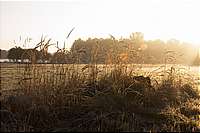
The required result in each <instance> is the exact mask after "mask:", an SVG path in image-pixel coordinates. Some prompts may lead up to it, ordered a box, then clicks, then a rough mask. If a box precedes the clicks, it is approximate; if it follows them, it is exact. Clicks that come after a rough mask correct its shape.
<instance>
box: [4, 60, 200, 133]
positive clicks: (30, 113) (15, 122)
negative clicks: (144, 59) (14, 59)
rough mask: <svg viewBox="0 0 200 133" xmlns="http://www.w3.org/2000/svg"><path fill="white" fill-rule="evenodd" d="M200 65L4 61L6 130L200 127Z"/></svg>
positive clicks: (140, 129) (196, 128)
mask: <svg viewBox="0 0 200 133" xmlns="http://www.w3.org/2000/svg"><path fill="white" fill-rule="evenodd" d="M199 85H200V79H199V67H191V66H182V65H164V64H163V65H147V64H146V65H145V64H128V65H127V64H126V65H125V64H113V65H105V64H104V65H97V64H68V65H67V64H34V65H32V64H6V63H2V64H1V131H54V132H57V131H178V132H180V131H200V122H199V119H200V104H199V103H200V96H199V90H198V89H199Z"/></svg>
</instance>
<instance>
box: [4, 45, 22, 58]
mask: <svg viewBox="0 0 200 133" xmlns="http://www.w3.org/2000/svg"><path fill="white" fill-rule="evenodd" d="M23 53H24V50H23V49H22V48H20V47H17V46H16V47H14V48H11V49H10V50H9V51H8V59H11V60H13V61H14V62H18V61H19V60H21V58H22V54H23Z"/></svg>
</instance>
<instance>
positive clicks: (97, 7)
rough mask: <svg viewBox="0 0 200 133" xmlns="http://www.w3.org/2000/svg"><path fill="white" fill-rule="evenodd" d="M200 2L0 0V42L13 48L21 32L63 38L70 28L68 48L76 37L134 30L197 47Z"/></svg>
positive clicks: (173, 0)
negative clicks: (189, 43)
mask: <svg viewBox="0 0 200 133" xmlns="http://www.w3.org/2000/svg"><path fill="white" fill-rule="evenodd" d="M199 6H200V3H199V1H198V0H162V1H161V0H119V1H116V0H109V1H108V0H66V1H34V2H33V1H20V2H19V1H1V2H0V16H1V17H0V46H1V49H9V48H11V47H14V46H15V45H16V44H14V43H13V40H16V41H19V37H20V36H21V37H22V39H24V38H26V37H31V38H32V39H33V40H34V41H36V42H38V41H39V39H40V37H41V35H42V34H43V35H47V36H48V37H51V38H52V39H53V40H54V41H60V42H63V41H64V40H65V41H66V36H67V34H68V32H69V31H70V30H71V29H72V28H73V27H75V30H74V31H73V33H72V34H71V36H70V38H69V40H67V47H68V48H70V46H71V45H72V43H73V41H74V40H75V39H78V38H82V39H87V38H88V37H97V38H99V37H103V38H105V37H109V36H108V35H109V34H112V35H113V36H115V37H117V38H120V37H121V36H123V37H128V36H129V35H130V33H132V32H137V31H138V32H142V33H144V37H145V39H146V40H151V39H162V40H168V39H171V38H175V39H178V40H181V41H186V42H191V43H193V44H195V45H196V46H197V45H199V46H200V40H199V35H200V26H199V24H200V17H199V13H200V8H199ZM33 44H34V43H32V44H30V45H33ZM30 47H31V46H30Z"/></svg>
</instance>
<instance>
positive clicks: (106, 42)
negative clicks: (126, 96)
mask: <svg viewBox="0 0 200 133" xmlns="http://www.w3.org/2000/svg"><path fill="white" fill-rule="evenodd" d="M49 40H50V39H49ZM47 42H48V43H44V40H43V41H42V40H41V42H40V43H39V45H38V44H37V45H36V46H37V47H35V48H32V49H22V48H21V47H14V48H11V49H10V50H9V51H8V59H10V60H12V61H14V62H18V61H21V62H23V61H25V60H28V61H29V62H32V63H63V64H65V63H66V64H71V63H77V64H89V63H97V64H116V63H125V64H126V63H139V64H163V63H177V64H191V62H192V61H193V60H195V59H194V58H195V57H196V55H197V53H198V49H196V48H195V47H193V46H192V45H190V44H187V43H181V42H180V41H178V40H176V39H171V40H168V41H167V42H164V41H162V40H159V39H157V40H144V36H143V34H142V33H141V32H135V33H132V34H131V35H130V36H129V38H120V39H116V38H115V37H113V36H112V35H110V37H108V38H88V39H87V40H82V39H80V38H79V39H77V40H75V41H74V43H73V45H72V46H71V48H70V49H69V50H66V49H65V48H63V49H60V48H58V50H57V52H55V53H53V54H51V53H49V52H48V47H50V46H51V44H50V43H49V42H50V41H47ZM54 45H57V46H58V42H57V44H54ZM41 47H43V48H41ZM38 48H40V49H38Z"/></svg>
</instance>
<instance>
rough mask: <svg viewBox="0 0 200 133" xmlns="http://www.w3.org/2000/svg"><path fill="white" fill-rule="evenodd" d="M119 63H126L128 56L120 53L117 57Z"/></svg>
mask: <svg viewBox="0 0 200 133" xmlns="http://www.w3.org/2000/svg"><path fill="white" fill-rule="evenodd" d="M119 57H120V59H121V61H127V60H128V54H127V53H121V54H120V55H119Z"/></svg>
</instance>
